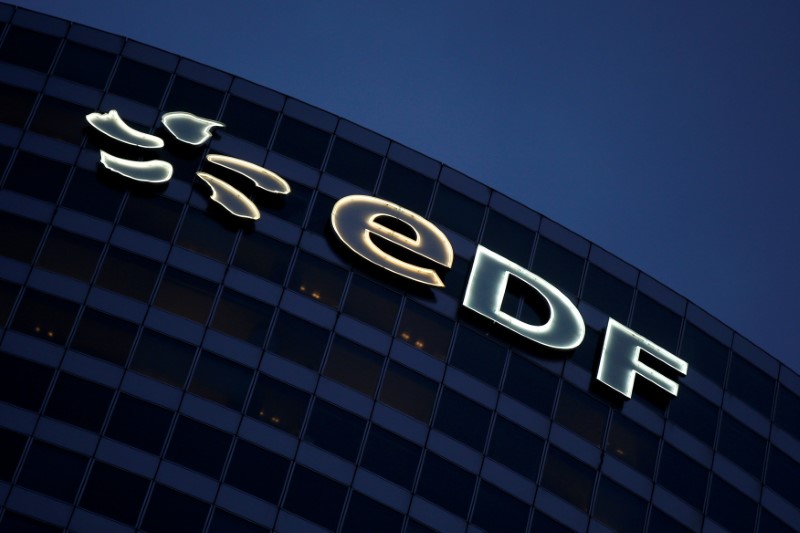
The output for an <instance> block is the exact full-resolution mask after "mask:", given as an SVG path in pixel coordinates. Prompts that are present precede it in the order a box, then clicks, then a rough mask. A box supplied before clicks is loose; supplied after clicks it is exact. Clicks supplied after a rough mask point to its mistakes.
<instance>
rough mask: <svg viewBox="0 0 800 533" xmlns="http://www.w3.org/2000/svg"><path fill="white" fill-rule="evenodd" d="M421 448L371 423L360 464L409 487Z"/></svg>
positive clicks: (414, 474) (414, 473)
mask: <svg viewBox="0 0 800 533" xmlns="http://www.w3.org/2000/svg"><path fill="white" fill-rule="evenodd" d="M421 454H422V450H421V448H420V447H419V446H417V445H416V444H413V443H412V442H409V441H407V440H405V439H403V438H401V437H399V436H397V435H395V434H394V433H392V432H390V431H386V430H385V429H383V428H381V427H379V426H375V425H373V426H372V427H371V428H370V430H369V436H368V437H367V444H366V446H365V447H364V455H363V457H362V458H361V464H362V465H363V466H364V467H365V468H368V469H370V470H372V471H373V472H375V473H376V474H378V475H380V476H381V477H383V478H385V479H388V480H389V481H391V482H393V483H397V484H398V485H400V486H402V487H405V488H407V489H409V490H410V489H411V484H412V483H413V481H414V477H415V476H416V473H417V465H418V464H419V459H420V455H421Z"/></svg>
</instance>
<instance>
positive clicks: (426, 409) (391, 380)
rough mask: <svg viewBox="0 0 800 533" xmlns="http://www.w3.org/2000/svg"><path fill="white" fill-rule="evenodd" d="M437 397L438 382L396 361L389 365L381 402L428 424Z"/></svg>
mask: <svg viewBox="0 0 800 533" xmlns="http://www.w3.org/2000/svg"><path fill="white" fill-rule="evenodd" d="M435 397H436V382H434V381H433V380H430V379H428V378H426V377H423V376H421V375H420V374H417V373H416V372H414V371H413V370H409V369H408V368H406V367H404V366H402V365H400V364H398V363H395V362H394V361H392V362H390V363H389V369H388V370H387V371H386V378H385V379H384V381H383V387H382V388H381V394H380V401H382V402H383V403H385V404H387V405H389V406H391V407H394V408H395V409H399V410H400V411H403V412H404V413H406V414H408V415H410V416H413V417H414V418H416V419H417V420H421V421H422V422H426V423H427V422H428V421H429V420H430V418H431V411H432V410H433V401H434V398H435Z"/></svg>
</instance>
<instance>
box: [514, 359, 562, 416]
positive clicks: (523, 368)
mask: <svg viewBox="0 0 800 533" xmlns="http://www.w3.org/2000/svg"><path fill="white" fill-rule="evenodd" d="M531 383H536V386H535V387H532V386H531ZM557 389H558V378H557V377H556V376H554V375H553V374H551V373H550V372H548V371H547V370H545V369H544V368H542V367H540V366H538V365H536V364H535V363H532V362H531V361H528V360H527V358H525V357H523V356H521V355H517V354H514V353H512V354H511V360H510V361H509V365H508V373H507V374H506V381H505V383H504V384H503V392H505V393H506V394H508V395H509V396H511V397H512V398H515V399H517V400H519V401H521V402H522V403H524V404H526V405H528V406H529V407H532V408H534V409H536V410H537V411H539V412H540V413H542V414H544V415H546V416H548V417H549V416H550V413H551V411H552V410H553V401H554V400H555V398H556V390H557Z"/></svg>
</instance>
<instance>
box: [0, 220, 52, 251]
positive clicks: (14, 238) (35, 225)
mask: <svg viewBox="0 0 800 533" xmlns="http://www.w3.org/2000/svg"><path fill="white" fill-rule="evenodd" d="M46 227H47V226H46V225H45V224H42V223H41V222H35V221H33V220H30V219H27V218H22V217H18V216H16V215H12V214H11V213H6V212H4V211H0V228H2V229H3V231H0V254H2V255H4V256H6V257H9V258H11V259H16V260H17V261H22V262H23V263H30V262H31V261H32V260H33V254H34V253H36V248H37V247H38V246H39V241H40V240H42V234H43V233H44V230H45V228H46Z"/></svg>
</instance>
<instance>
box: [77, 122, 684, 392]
mask: <svg viewBox="0 0 800 533" xmlns="http://www.w3.org/2000/svg"><path fill="white" fill-rule="evenodd" d="M86 119H87V120H88V121H89V123H90V124H91V125H92V126H93V127H94V128H96V129H97V130H99V131H100V132H101V133H103V134H105V135H107V136H108V137H111V138H113V139H116V140H117V141H120V142H123V143H126V144H128V145H132V146H135V147H139V148H142V149H156V148H161V147H163V146H164V141H163V140H162V139H161V138H160V137H157V136H154V135H149V134H146V133H141V132H139V131H137V130H135V129H133V128H131V127H129V126H128V125H127V124H125V123H124V122H123V121H122V119H121V118H120V117H119V115H118V114H117V112H116V111H114V110H111V111H109V112H108V113H105V114H100V113H91V114H89V115H87V116H86ZM161 122H162V124H163V125H164V127H165V128H166V129H167V130H168V131H169V132H170V133H171V134H172V135H173V136H174V137H175V138H176V139H177V140H178V141H180V142H183V143H188V144H191V145H196V146H197V145H201V144H203V143H205V142H206V141H207V140H208V139H210V138H211V130H212V129H213V128H215V127H224V124H222V123H220V122H217V121H214V120H209V119H205V118H201V117H197V116H195V115H192V114H191V113H185V112H173V113H166V114H164V115H163V116H162V117H161ZM206 159H207V160H208V161H209V162H210V163H213V164H216V165H219V166H221V167H224V168H226V169H228V170H232V171H234V172H236V173H238V174H241V175H242V176H244V177H246V178H248V179H250V180H251V181H253V182H254V183H255V185H256V187H258V188H260V189H263V190H265V191H268V192H272V193H276V194H289V192H290V191H291V189H290V187H289V184H288V183H286V181H285V180H284V179H283V178H281V177H280V176H278V175H277V174H275V173H274V172H272V171H270V170H267V169H265V168H262V167H260V166H258V165H255V164H253V163H249V162H247V161H243V160H241V159H237V158H234V157H228V156H223V155H219V154H209V155H208V156H207V158H206ZM100 162H101V163H102V164H103V165H104V166H105V167H106V168H107V169H109V170H110V171H112V172H114V173H116V174H119V175H122V176H124V177H126V178H128V179H132V180H135V181H139V182H149V183H163V182H166V181H167V180H169V179H170V177H171V176H172V165H170V164H169V163H168V162H166V161H162V160H151V161H134V160H129V159H123V158H120V157H116V156H114V155H111V154H109V153H106V152H104V151H101V152H100ZM197 176H198V177H200V179H202V180H203V181H204V182H205V183H207V184H208V185H209V186H210V187H211V191H212V195H211V200H213V201H215V202H217V203H218V204H220V205H221V206H222V207H224V208H225V209H226V210H227V211H228V212H229V213H231V214H232V215H234V216H236V217H241V218H247V219H254V220H255V219H258V218H259V217H260V213H259V210H258V208H257V207H256V206H255V204H254V203H253V202H252V201H251V200H250V199H249V198H247V197H246V196H245V195H244V194H243V193H242V192H240V191H239V190H238V189H236V188H234V187H233V186H231V185H230V184H228V183H226V182H224V181H222V180H220V179H218V178H216V177H214V176H213V175H211V174H208V173H206V172H197ZM331 225H332V226H333V229H334V232H335V233H336V235H337V236H338V237H339V239H340V240H341V241H342V242H343V243H344V244H345V245H346V246H347V247H348V248H349V249H350V250H351V251H353V252H354V253H355V254H357V255H358V256H360V257H361V258H363V259H365V260H367V261H369V262H370V263H372V264H374V265H376V266H378V267H380V268H383V269H385V270H387V271H389V272H392V273H394V274H396V275H398V276H402V277H404V278H406V279H409V280H412V281H414V282H417V283H421V284H425V285H429V286H432V287H444V282H443V281H442V279H441V277H440V276H439V274H438V273H437V271H436V269H435V268H431V267H430V266H425V265H431V264H435V265H437V267H439V268H442V269H449V268H450V267H452V264H453V248H452V245H451V244H450V241H449V240H448V239H447V237H446V236H445V235H444V233H442V231H441V230H439V228H437V227H436V226H435V225H434V224H432V223H431V222H429V221H428V220H426V219H425V218H423V217H422V216H420V215H418V214H416V213H414V212H412V211H409V210H408V209H405V208H403V207H401V206H399V205H397V204H394V203H392V202H389V201H386V200H382V199H380V198H375V197H372V196H363V195H351V196H346V197H345V198H342V199H340V200H339V201H337V202H336V204H335V205H334V206H333V210H332V212H331ZM400 228H402V231H398V229H400ZM385 243H389V244H390V245H393V247H394V249H396V250H398V252H397V253H390V252H389V251H387V250H389V249H392V248H391V247H387V246H382V244H385ZM512 276H513V277H514V278H516V279H517V280H519V281H521V282H522V283H524V284H525V285H527V286H528V287H530V288H531V289H533V290H534V291H536V292H537V293H538V294H539V295H540V296H541V297H542V298H543V299H544V301H545V302H546V303H547V307H548V312H547V319H546V321H545V323H544V324H531V323H528V322H525V321H523V320H520V319H519V318H517V317H514V316H512V315H510V314H508V313H506V312H504V311H503V310H502V309H501V307H502V303H503V298H504V296H505V294H506V290H507V288H508V282H509V279H510V278H511V277H512ZM462 305H463V306H464V307H466V308H467V309H470V310H471V311H473V312H475V313H477V314H479V315H481V316H483V317H485V318H487V319H489V320H491V321H492V322H494V323H495V324H497V325H499V326H501V327H503V328H506V329H508V330H509V331H512V332H513V333H515V334H517V335H519V336H521V337H523V338H525V339H528V340H529V341H532V342H535V343H537V344H540V345H542V346H546V347H547V348H550V349H552V350H559V351H566V350H571V349H573V348H576V347H578V346H579V345H580V344H581V343H582V342H583V339H584V335H585V333H586V326H585V325H584V322H583V317H582V316H581V314H580V312H579V311H578V309H577V308H576V307H575V305H574V304H573V303H572V302H571V301H570V299H569V298H567V296H566V295H565V294H564V293H562V292H561V291H560V290H558V289H557V288H556V287H555V286H553V285H552V284H550V283H549V282H547V281H546V280H544V279H542V278H540V277H539V276H537V275H536V274H534V273H533V272H531V271H529V270H527V269H525V268H524V267H522V266H520V265H517V264H516V263H514V262H512V261H510V260H509V259H507V258H505V257H503V256H501V255H499V254H496V253H494V252H493V251H491V250H489V249H488V248H485V247H483V246H481V245H478V248H477V251H476V254H475V260H474V262H473V264H472V269H471V272H470V275H469V280H468V282H467V288H466V292H465V296H464V301H463V302H462ZM643 352H644V353H646V354H648V355H649V356H650V357H651V358H654V359H656V360H657V361H659V363H660V364H661V365H663V366H664V367H666V368H670V369H671V371H672V373H674V374H675V375H686V373H687V371H688V364H687V363H686V361H684V360H682V359H680V358H678V357H676V356H675V355H673V354H672V353H670V352H669V351H667V350H665V349H664V348H662V347H660V346H658V345H657V344H655V343H653V342H652V341H650V340H648V339H646V338H644V337H642V336H641V335H639V334H637V333H636V332H634V331H633V330H631V329H629V328H627V327H625V326H624V325H622V324H620V323H619V322H617V321H616V320H614V319H613V318H609V319H608V326H607V328H606V334H605V339H604V341H603V348H602V351H601V354H600V362H599V366H598V370H597V380H598V381H600V382H601V383H604V384H605V385H607V386H608V387H610V388H611V389H613V390H615V391H617V392H618V393H620V394H622V395H623V396H625V397H626V398H630V397H631V396H632V394H633V387H634V381H635V380H636V377H637V376H640V377H643V378H644V379H646V380H648V381H650V382H651V383H653V384H654V385H656V386H657V387H658V388H660V389H662V390H664V391H666V392H667V393H668V394H671V395H673V396H676V395H677V394H678V383H676V382H675V381H674V380H673V379H671V378H669V377H667V376H665V375H664V374H663V373H661V372H660V371H658V370H656V369H654V368H652V367H651V366H649V365H647V364H645V363H644V362H643V361H642V359H641V354H642V353H643Z"/></svg>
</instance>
